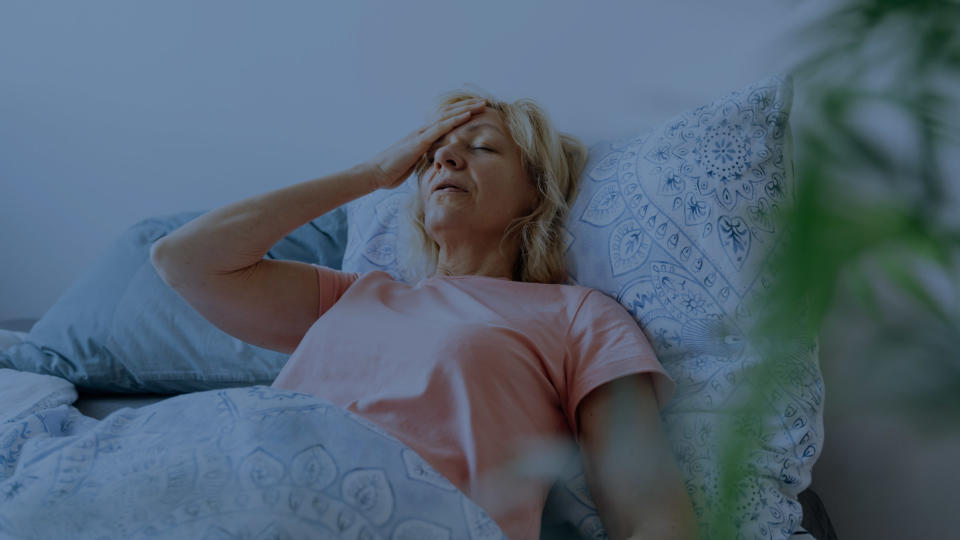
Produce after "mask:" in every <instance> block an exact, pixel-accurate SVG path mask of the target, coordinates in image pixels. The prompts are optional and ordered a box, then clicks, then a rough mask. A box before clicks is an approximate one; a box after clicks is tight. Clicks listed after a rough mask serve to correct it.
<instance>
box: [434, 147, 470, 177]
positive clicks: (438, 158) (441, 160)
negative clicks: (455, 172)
mask: <svg viewBox="0 0 960 540" xmlns="http://www.w3.org/2000/svg"><path fill="white" fill-rule="evenodd" d="M462 165H463V158H461V157H460V156H459V155H458V154H457V153H456V152H455V151H454V150H453V148H452V145H450V144H447V145H444V146H441V147H440V148H438V149H437V151H436V152H434V153H433V166H434V168H435V169H436V171H437V172H439V171H440V170H441V169H442V168H443V167H444V166H447V167H449V168H452V169H459V168H460V167H461V166H462Z"/></svg>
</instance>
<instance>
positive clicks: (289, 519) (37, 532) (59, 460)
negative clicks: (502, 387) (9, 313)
mask: <svg viewBox="0 0 960 540" xmlns="http://www.w3.org/2000/svg"><path fill="white" fill-rule="evenodd" d="M76 397H77V393H76V390H75V388H74V387H73V385H72V384H70V383H69V382H67V381H66V380H64V379H60V378H57V377H52V376H46V375H37V374H31V373H21V372H17V371H14V370H8V369H0V537H4V538H8V537H12V538H146V537H149V538H216V539H220V538H222V539H228V538H250V539H256V538H320V539H350V540H356V539H370V540H372V539H377V538H381V539H390V540H434V539H436V540H440V539H469V540H481V539H496V540H505V538H506V537H505V536H504V535H503V533H502V532H501V531H500V529H499V527H498V526H497V525H496V523H495V522H493V521H492V520H491V519H490V517H489V516H488V515H487V514H486V513H485V512H484V511H483V510H482V509H481V508H480V507H478V506H477V505H476V504H474V503H473V502H472V501H471V500H470V499H469V498H467V497H466V496H465V495H463V494H462V493H461V492H460V491H458V490H457V489H456V488H455V487H454V486H453V485H452V484H451V483H450V482H448V481H447V480H446V479H445V478H444V477H443V476H441V475H440V474H439V473H437V472H436V471H435V470H434V469H433V468H432V467H431V466H430V465H429V464H427V463H426V462H425V461H423V459H422V458H420V456H419V455H417V454H416V453H415V452H413V451H412V450H410V449H409V448H408V447H406V446H404V445H403V444H402V443H401V442H399V441H398V440H396V439H395V438H393V437H391V436H390V435H389V434H387V433H386V432H384V431H383V430H381V429H379V428H378V427H377V426H376V425H374V424H372V423H370V422H368V421H366V420H364V419H363V418H361V417H359V416H356V415H354V414H352V413H350V412H349V411H346V410H344V409H340V408H338V407H336V406H335V405H333V404H331V403H328V402H325V401H323V400H320V399H317V398H315V397H312V396H310V395H307V394H299V393H294V392H288V391H281V390H277V389H272V388H270V387H266V386H252V387H244V388H231V389H226V390H211V391H207V392H199V393H193V394H184V395H181V396H177V397H173V398H170V399H167V400H164V401H160V402H158V403H155V404H153V405H149V406H146V407H143V408H140V409H120V410H118V411H116V412H114V413H113V414H111V415H109V416H107V417H106V418H104V419H103V420H100V421H98V420H95V419H93V418H89V417H86V416H83V415H82V414H81V413H80V412H79V411H78V410H77V409H76V408H74V407H72V406H70V403H72V402H73V401H74V400H75V399H76Z"/></svg>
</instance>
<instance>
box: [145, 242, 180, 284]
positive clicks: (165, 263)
mask: <svg viewBox="0 0 960 540" xmlns="http://www.w3.org/2000/svg"><path fill="white" fill-rule="evenodd" d="M150 264H151V265H153V269H154V270H156V272H157V275H159V276H160V279H162V280H163V281H164V283H166V284H167V285H169V286H171V287H173V285H174V278H173V276H174V275H175V273H174V271H173V270H174V263H173V262H172V261H171V257H170V245H169V242H167V241H166V237H164V238H161V239H159V240H157V241H156V242H154V243H153V244H152V245H151V246H150Z"/></svg>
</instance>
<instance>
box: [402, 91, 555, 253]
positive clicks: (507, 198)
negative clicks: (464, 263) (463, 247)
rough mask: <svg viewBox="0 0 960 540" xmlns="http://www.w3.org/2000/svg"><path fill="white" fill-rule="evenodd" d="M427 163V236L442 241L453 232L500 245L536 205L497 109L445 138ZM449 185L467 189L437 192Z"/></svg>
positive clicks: (422, 195) (424, 194) (430, 152)
mask: <svg viewBox="0 0 960 540" xmlns="http://www.w3.org/2000/svg"><path fill="white" fill-rule="evenodd" d="M427 159H428V161H429V163H430V167H429V168H428V169H427V170H426V171H425V172H424V174H423V176H422V178H421V180H420V186H419V189H420V199H421V201H422V202H423V209H424V224H425V225H426V229H427V232H428V233H429V234H430V236H431V237H433V238H434V240H436V241H438V242H440V241H441V240H443V239H444V238H445V236H446V235H449V234H451V233H454V234H455V233H469V234H470V238H473V239H475V240H477V241H479V240H481V239H482V240H491V239H492V240H494V241H496V242H499V240H500V238H501V237H502V236H503V232H504V230H505V229H506V227H507V225H509V223H510V221H512V220H513V219H514V218H517V217H520V216H524V215H526V214H528V213H529V212H530V211H531V210H532V209H533V207H534V205H535V204H536V201H537V191H536V188H535V187H534V186H533V185H532V184H531V182H530V180H529V179H528V178H527V175H526V172H525V171H524V169H523V166H522V163H521V160H520V147H518V146H517V145H516V144H515V143H514V142H513V139H512V138H511V137H510V134H509V131H508V130H507V127H506V125H505V124H504V123H503V121H502V120H501V119H500V115H499V113H498V112H497V111H495V110H492V109H484V110H483V112H481V113H480V114H476V115H474V116H473V117H472V118H470V120H469V121H468V122H466V123H464V124H461V125H459V126H457V127H456V128H454V129H453V130H451V131H450V132H448V133H447V134H446V135H444V136H443V137H441V138H440V139H439V140H437V141H436V142H435V143H434V144H433V146H432V147H431V148H430V149H429V150H428V151H427ZM447 182H450V183H454V184H456V185H457V186H459V187H460V188H462V190H459V189H457V190H450V189H447V190H440V191H437V190H436V188H437V187H439V186H440V185H442V184H444V183H447ZM478 235H479V236H478ZM456 237H463V236H462V235H457V236H456ZM452 238H455V237H447V239H452Z"/></svg>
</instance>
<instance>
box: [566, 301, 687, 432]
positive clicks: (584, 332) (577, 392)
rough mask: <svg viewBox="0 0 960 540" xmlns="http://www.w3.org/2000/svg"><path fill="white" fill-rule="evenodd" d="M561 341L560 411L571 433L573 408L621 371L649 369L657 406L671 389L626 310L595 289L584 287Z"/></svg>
mask: <svg viewBox="0 0 960 540" xmlns="http://www.w3.org/2000/svg"><path fill="white" fill-rule="evenodd" d="M566 346H567V358H566V363H565V365H564V370H565V375H566V380H567V395H566V396H565V397H564V401H565V403H564V405H565V411H564V412H565V414H566V415H567V421H568V422H569V423H570V427H571V429H572V430H573V433H574V436H576V434H577V433H578V432H579V427H578V426H577V414H576V413H577V407H578V406H579V405H580V401H582V400H583V398H584V397H586V395H587V394H589V393H590V391H591V390H593V389H594V388H597V387H598V386H601V385H603V384H605V383H607V382H610V381H612V380H614V379H618V378H620V377H623V376H626V375H633V374H636V373H650V374H651V376H652V377H653V385H654V392H655V393H656V397H657V404H658V405H659V406H660V408H661V409H662V408H663V406H664V405H666V403H667V401H669V400H670V397H671V396H672V395H673V392H674V390H675V388H676V384H675V383H674V381H673V379H671V378H670V376H669V375H668V374H667V372H666V370H665V369H664V368H663V366H662V365H661V364H660V361H659V360H657V357H656V354H655V353H654V351H653V347H652V346H651V345H650V342H649V341H648V340H647V338H646V336H645V335H644V333H643V330H642V329H641V328H640V325H639V324H638V323H637V321H636V320H635V319H634V318H633V316H632V315H630V312H629V311H627V309H626V308H625V307H623V306H622V305H620V303H619V302H617V301H616V300H614V299H613V298H610V297H609V296H607V295H606V294H604V293H602V292H600V291H598V290H596V289H591V290H590V291H589V292H587V294H586V295H585V296H584V298H583V300H582V301H581V304H580V307H579V308H578V309H577V311H576V313H575V314H574V317H573V321H572V322H571V325H570V330H569V331H568V332H567V344H566Z"/></svg>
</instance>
